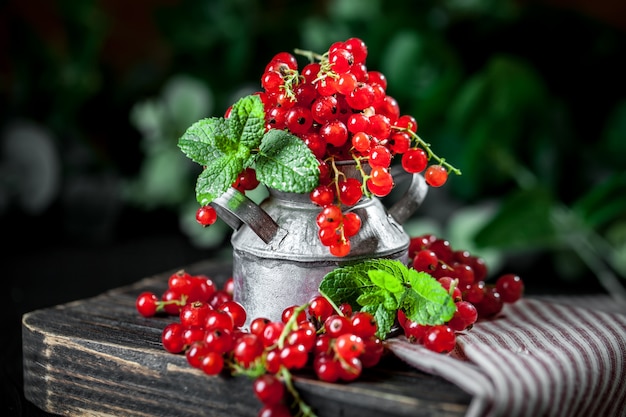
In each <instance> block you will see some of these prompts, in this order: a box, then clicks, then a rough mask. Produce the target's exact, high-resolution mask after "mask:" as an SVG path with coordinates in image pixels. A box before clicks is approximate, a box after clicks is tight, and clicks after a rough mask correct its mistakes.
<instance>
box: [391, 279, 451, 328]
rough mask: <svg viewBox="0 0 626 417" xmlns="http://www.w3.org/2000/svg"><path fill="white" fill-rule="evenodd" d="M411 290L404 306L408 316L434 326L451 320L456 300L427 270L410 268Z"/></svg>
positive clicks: (403, 303)
mask: <svg viewBox="0 0 626 417" xmlns="http://www.w3.org/2000/svg"><path fill="white" fill-rule="evenodd" d="M408 281H409V284H410V290H409V291H407V293H406V294H405V298H404V300H403V302H402V306H401V307H402V308H403V309H404V312H405V314H406V316H407V317H408V318H409V319H411V320H412V321H415V322H418V323H420V324H425V325H430V326H434V325H437V324H443V323H445V322H447V321H448V320H450V319H451V318H452V316H453V315H454V311H455V309H456V307H455V305H454V300H453V299H452V297H450V294H449V293H448V291H446V290H445V289H444V288H443V287H442V286H441V284H440V283H439V282H438V281H437V280H436V279H435V278H433V277H432V276H431V275H429V274H427V273H426V272H418V271H416V270H414V269H411V270H409V276H408Z"/></svg>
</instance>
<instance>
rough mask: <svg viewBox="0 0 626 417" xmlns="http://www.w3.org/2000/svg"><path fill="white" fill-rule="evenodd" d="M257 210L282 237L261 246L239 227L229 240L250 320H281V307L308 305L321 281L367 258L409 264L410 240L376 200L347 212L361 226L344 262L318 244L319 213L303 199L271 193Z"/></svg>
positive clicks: (237, 294)
mask: <svg viewBox="0 0 626 417" xmlns="http://www.w3.org/2000/svg"><path fill="white" fill-rule="evenodd" d="M261 208H262V209H263V210H264V211H265V212H266V213H267V214H268V215H269V216H270V217H271V218H272V219H274V221H275V222H276V223H277V224H278V225H279V227H280V228H281V230H283V231H284V233H279V234H277V236H276V238H274V239H273V240H271V241H270V242H268V243H265V242H264V241H263V240H261V238H259V236H258V235H257V234H256V233H255V232H254V231H253V230H252V229H251V228H250V227H247V225H243V226H242V227H241V228H240V229H238V230H237V231H235V232H234V233H233V236H232V239H231V242H232V246H233V280H234V284H235V299H236V300H237V301H238V302H240V303H241V304H242V305H243V306H244V307H245V308H246V311H247V313H248V317H250V318H256V317H265V318H268V319H270V320H280V317H281V314H282V311H283V310H284V309H285V308H286V307H289V306H291V305H302V304H304V303H306V302H308V301H310V299H311V298H312V297H313V296H315V295H316V294H317V293H318V291H317V290H318V287H319V284H320V282H321V280H322V279H323V278H324V276H325V275H326V274H327V273H328V272H330V271H332V270H333V269H335V268H337V267H339V266H342V265H345V264H347V263H350V262H354V261H357V260H361V259H368V258H388V259H397V260H400V261H402V262H404V263H406V262H407V260H408V259H407V251H408V246H409V236H408V235H407V234H406V233H405V231H404V229H403V228H402V226H401V225H400V224H399V223H398V222H396V221H395V220H394V219H393V218H392V217H391V216H390V215H388V214H387V212H386V210H385V208H384V206H383V205H382V203H381V202H380V201H379V200H378V199H377V198H368V199H363V200H362V201H361V202H359V203H358V204H357V205H355V206H353V207H352V208H351V210H350V211H354V212H356V213H357V214H358V215H359V217H360V218H361V222H362V225H361V230H360V231H359V233H357V235H355V236H353V237H351V238H350V243H351V250H350V254H349V255H348V256H346V257H343V258H337V257H335V256H333V255H331V254H330V252H329V249H328V247H326V246H323V245H322V244H321V243H320V241H319V238H318V236H317V231H318V227H317V225H316V223H315V218H316V217H317V215H318V214H319V212H320V208H319V207H318V206H315V205H314V204H312V203H311V202H310V200H309V197H308V195H299V194H296V195H293V194H289V193H279V192H275V191H271V193H270V197H269V198H268V199H267V200H265V201H264V202H263V203H262V204H261Z"/></svg>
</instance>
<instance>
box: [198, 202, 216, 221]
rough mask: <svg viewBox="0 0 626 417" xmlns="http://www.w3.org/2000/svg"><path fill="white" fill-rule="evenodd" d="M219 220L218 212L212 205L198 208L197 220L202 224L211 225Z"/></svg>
mask: <svg viewBox="0 0 626 417" xmlns="http://www.w3.org/2000/svg"><path fill="white" fill-rule="evenodd" d="M216 220H217V212H216V211H215V209H214V208H213V207H211V206H202V207H200V208H198V210H196V221H197V222H198V223H200V224H201V225H202V226H210V225H212V224H213V223H215V222H216Z"/></svg>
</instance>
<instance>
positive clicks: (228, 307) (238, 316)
mask: <svg viewBox="0 0 626 417" xmlns="http://www.w3.org/2000/svg"><path fill="white" fill-rule="evenodd" d="M219 310H220V311H222V312H224V313H226V314H228V315H229V316H230V317H231V318H232V319H233V325H234V327H242V326H243V325H244V324H245V323H246V320H247V318H248V316H247V313H246V309H245V308H244V307H243V306H242V305H241V304H240V303H238V302H237V301H234V300H228V301H226V302H224V303H222V305H220V306H219Z"/></svg>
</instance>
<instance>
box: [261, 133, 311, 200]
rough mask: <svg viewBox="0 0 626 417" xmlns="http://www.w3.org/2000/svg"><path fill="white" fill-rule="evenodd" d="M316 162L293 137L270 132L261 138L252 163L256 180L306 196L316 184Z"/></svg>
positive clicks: (295, 137) (298, 139)
mask: <svg viewBox="0 0 626 417" xmlns="http://www.w3.org/2000/svg"><path fill="white" fill-rule="evenodd" d="M318 166H319V163H318V162H317V158H316V157H315V155H313V153H312V152H311V150H310V149H309V147H308V146H306V144H305V143H304V142H303V141H302V140H301V139H300V138H298V137H297V136H294V135H292V134H290V133H288V132H285V131H283V130H277V129H272V130H270V131H268V132H267V133H266V134H265V136H264V137H263V141H262V142H261V146H260V149H259V154H258V155H257V157H256V160H255V167H256V174H257V178H258V179H259V181H261V182H262V183H263V184H265V185H267V186H268V187H270V188H274V189H276V190H279V191H285V192H291V193H308V192H310V191H312V190H313V188H315V187H316V186H317V184H318V183H319V168H318Z"/></svg>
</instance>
